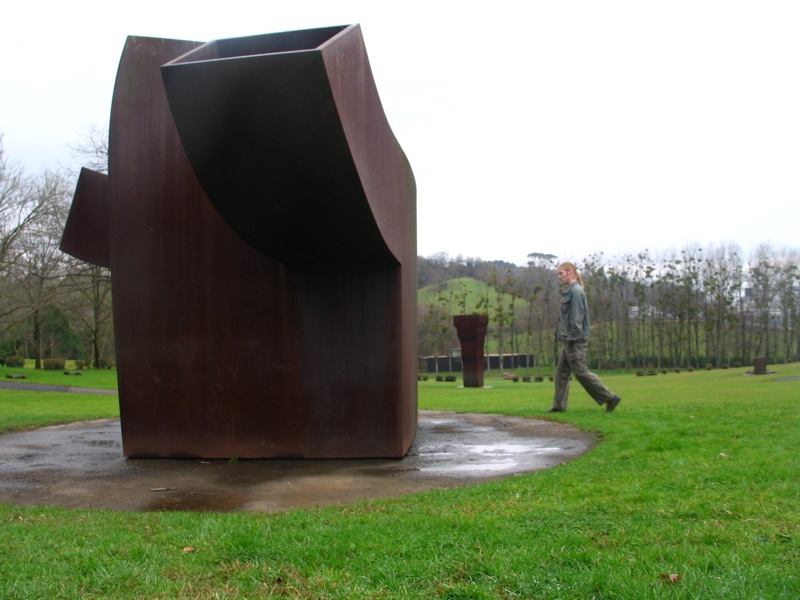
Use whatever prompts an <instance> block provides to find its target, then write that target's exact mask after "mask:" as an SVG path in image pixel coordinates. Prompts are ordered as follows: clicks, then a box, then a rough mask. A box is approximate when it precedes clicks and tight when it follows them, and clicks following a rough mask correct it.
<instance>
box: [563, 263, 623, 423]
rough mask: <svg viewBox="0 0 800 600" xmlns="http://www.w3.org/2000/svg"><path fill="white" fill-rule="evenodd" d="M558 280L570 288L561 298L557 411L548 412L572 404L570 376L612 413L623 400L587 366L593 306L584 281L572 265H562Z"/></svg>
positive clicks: (567, 288)
mask: <svg viewBox="0 0 800 600" xmlns="http://www.w3.org/2000/svg"><path fill="white" fill-rule="evenodd" d="M558 281H559V283H561V285H562V286H564V287H565V288H566V289H565V291H564V296H563V298H562V299H561V311H560V313H559V315H558V326H557V328H556V337H557V338H558V341H559V342H560V343H562V344H563V347H562V349H561V355H560V356H559V358H558V366H557V367H556V377H555V379H556V392H555V397H554V398H553V408H551V409H550V410H548V411H547V412H564V411H566V410H567V402H568V401H569V378H570V374H574V375H575V379H577V380H578V382H579V383H580V384H581V385H582V386H583V389H585V390H586V392H587V393H588V394H589V395H590V396H591V397H592V398H593V399H594V401H595V402H597V403H598V404H600V405H601V406H602V405H603V404H605V406H606V411H607V412H611V411H613V410H614V409H615V408H617V405H618V404H619V403H620V401H621V400H622V399H621V398H620V397H619V396H617V395H616V394H614V393H612V392H611V390H609V389H608V388H607V387H606V386H605V385H604V384H603V382H602V381H601V380H600V378H599V377H598V376H597V375H595V374H594V373H592V372H591V371H589V368H588V367H587V366H586V351H587V349H588V347H589V306H588V304H587V303H586V293H585V292H584V291H583V279H581V276H580V273H578V269H577V267H576V266H575V265H574V264H573V263H571V262H565V263H561V264H560V265H559V266H558Z"/></svg>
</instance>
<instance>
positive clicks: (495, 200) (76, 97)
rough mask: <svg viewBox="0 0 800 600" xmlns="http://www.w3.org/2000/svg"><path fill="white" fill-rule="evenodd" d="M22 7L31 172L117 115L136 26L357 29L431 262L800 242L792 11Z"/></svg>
mask: <svg viewBox="0 0 800 600" xmlns="http://www.w3.org/2000/svg"><path fill="white" fill-rule="evenodd" d="M12 1H13V4H14V6H13V7H9V6H5V7H4V8H3V15H2V19H1V20H0V56H2V57H3V58H2V61H1V62H0V65H1V67H0V68H1V69H2V71H0V130H2V131H3V132H4V133H5V137H4V146H5V150H6V152H7V154H8V155H9V156H10V157H11V158H13V159H16V160H17V161H19V162H21V163H22V164H23V165H24V166H25V167H26V169H27V171H28V172H29V173H37V172H40V171H42V170H43V169H45V168H56V167H58V166H59V165H68V164H70V161H71V157H70V152H69V150H68V149H67V147H66V146H67V145H68V144H74V143H76V142H78V141H79V140H80V139H81V135H82V133H83V132H85V130H86V129H87V128H88V127H90V126H92V125H97V126H100V127H106V126H107V124H108V118H109V111H110V103H111V94H112V91H113V85H114V80H115V77H116V70H117V64H118V61H119V56H120V53H121V51H122V47H123V45H124V43H125V38H126V36H127V35H141V36H151V37H164V38H177V39H188V40H197V41H209V40H213V39H220V38H228V37H238V36H244V35H255V34H262V33H271V32H276V31H287V30H293V29H306V28H313V27H323V26H330V25H343V24H350V23H360V24H361V27H362V31H363V34H364V38H365V41H366V45H367V51H368V53H369V56H370V63H371V65H372V69H373V72H374V74H375V79H376V81H377V84H378V91H379V92H380V95H381V99H382V101H383V105H384V109H385V110H386V114H387V116H388V119H389V122H390V124H391V126H392V129H393V130H394V132H395V135H396V137H397V139H398V140H399V142H400V144H401V145H402V147H403V149H404V150H405V152H406V154H407V155H408V157H409V160H410V161H411V165H412V167H413V169H414V174H415V177H416V180H417V187H418V197H417V217H418V253H419V254H420V255H423V256H429V255H431V254H434V253H437V252H446V253H447V254H449V255H451V256H455V255H458V254H461V255H464V256H470V257H479V258H483V259H485V260H492V259H502V260H507V261H510V262H514V263H517V264H524V262H525V259H526V256H527V254H528V253H530V252H546V253H552V254H556V255H558V256H559V258H561V259H564V260H569V259H573V260H579V259H581V258H583V257H586V256H588V255H589V254H592V253H596V252H603V253H604V254H605V255H606V256H615V255H620V254H623V253H628V252H633V253H635V252H639V251H641V250H644V249H650V250H651V251H653V252H658V251H659V250H680V249H682V248H683V247H685V246H687V245H690V244H699V245H701V246H703V247H708V246H710V245H719V244H727V243H731V242H733V243H736V244H739V245H740V246H741V247H742V248H743V250H744V251H745V252H749V251H751V250H753V249H754V248H755V247H756V246H757V245H758V244H761V243H770V244H772V245H773V246H774V247H778V248H780V247H790V248H797V247H799V246H800V242H798V229H799V228H800V33H798V32H800V2H796V1H790V0H785V1H773V0H754V1H737V0H724V1H723V0H719V1H716V0H715V1H706V0H670V1H666V0H663V1H660V2H655V1H650V0H628V1H621V0H576V1H570V0H551V1H547V2H545V1H530V0H529V1H524V0H495V1H494V2H488V3H480V4H478V3H472V2H465V1H463V0H458V1H455V0H426V1H419V0H404V1H399V2H397V1H390V2H382V1H379V0H363V1H362V0H339V1H332V0H319V1H303V0H291V1H286V0H283V1H280V2H278V1H275V0H260V1H237V0H229V1H227V2H219V1H215V2H208V1H206V0H195V1H193V2H187V1H184V0H161V1H159V2H154V1H152V0H136V1H132V2H109V1H108V0H75V1H73V2H63V3H53V2H51V1H49V0H45V1H42V0H27V1H25V2H23V1H21V0H12ZM7 4H8V3H7Z"/></svg>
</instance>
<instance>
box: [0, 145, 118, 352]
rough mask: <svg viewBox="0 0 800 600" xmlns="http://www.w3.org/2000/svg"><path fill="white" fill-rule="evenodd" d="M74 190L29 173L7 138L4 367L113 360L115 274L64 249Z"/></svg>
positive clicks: (0, 208)
mask: <svg viewBox="0 0 800 600" xmlns="http://www.w3.org/2000/svg"><path fill="white" fill-rule="evenodd" d="M101 151H102V150H101ZM100 160H101V161H102V158H101V159H100ZM106 164H107V163H106ZM74 189H75V174H72V173H66V172H53V171H45V172H44V173H41V174H37V175H29V174H27V173H25V171H24V169H23V168H22V166H20V164H19V163H17V162H15V161H14V160H13V159H12V158H11V157H9V156H8V155H7V154H6V152H5V149H4V146H3V137H2V134H1V133H0V360H5V359H6V358H8V357H19V356H21V357H24V358H32V359H34V361H35V365H36V367H37V368H42V365H43V361H44V360H46V359H51V358H70V359H81V360H86V361H87V362H91V363H92V364H93V365H95V366H98V367H102V366H105V365H107V364H108V362H109V360H110V359H111V358H112V357H113V332H112V330H111V295H110V289H111V280H110V274H109V273H108V271H107V270H106V269H102V268H99V267H94V266H90V265H87V264H85V263H82V262H80V261H77V260H75V259H72V258H71V257H69V256H67V255H66V254H64V253H63V252H61V251H60V250H59V243H60V241H61V234H62V232H63V229H64V223H65V222H66V217H67V214H68V211H69V204H70V201H71V199H72V193H73V190H74Z"/></svg>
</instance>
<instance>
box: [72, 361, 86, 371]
mask: <svg viewBox="0 0 800 600" xmlns="http://www.w3.org/2000/svg"><path fill="white" fill-rule="evenodd" d="M86 362H87V361H85V360H76V361H75V368H76V369H78V370H79V371H82V370H83V369H85V368H86V367H87V366H88V365H87V364H86Z"/></svg>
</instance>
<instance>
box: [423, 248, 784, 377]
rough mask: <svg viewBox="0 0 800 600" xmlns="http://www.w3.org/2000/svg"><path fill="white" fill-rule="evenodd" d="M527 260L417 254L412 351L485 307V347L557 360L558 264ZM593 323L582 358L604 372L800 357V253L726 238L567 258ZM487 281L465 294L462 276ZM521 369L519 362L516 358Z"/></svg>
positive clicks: (437, 346)
mask: <svg viewBox="0 0 800 600" xmlns="http://www.w3.org/2000/svg"><path fill="white" fill-rule="evenodd" d="M528 258H529V262H528V264H527V265H525V266H522V267H520V266H517V265H510V264H508V263H498V262H496V261H495V262H485V261H481V260H479V259H473V258H470V259H464V258H463V257H460V256H458V257H448V256H447V255H445V254H439V255H435V256H432V257H428V258H423V257H420V261H419V263H420V268H419V283H420V284H421V285H422V286H423V287H425V286H432V287H431V288H429V289H432V290H434V291H433V293H432V294H427V296H426V297H427V298H428V301H426V302H422V301H421V302H420V306H419V314H418V323H419V330H420V337H419V340H420V346H419V351H420V355H421V356H440V355H445V354H446V353H447V352H448V351H449V350H450V349H451V348H457V347H458V339H457V337H456V335H455V328H454V327H453V326H452V316H453V315H455V314H461V313H465V312H484V313H487V314H488V315H489V332H488V335H487V353H488V352H492V353H495V352H496V353H499V354H528V353H530V354H533V356H534V360H535V366H537V367H539V368H541V367H548V368H552V367H554V363H555V358H556V356H557V352H558V347H557V343H556V341H555V337H554V332H555V327H556V320H557V318H558V303H559V301H560V295H561V291H560V290H559V285H558V280H557V277H556V267H557V264H558V260H557V258H556V257H555V256H553V255H549V254H541V253H532V254H530V255H529V257H528ZM576 264H577V265H578V268H579V271H580V272H581V275H582V277H583V280H584V284H585V288H586V293H587V297H588V299H589V306H590V316H591V320H592V339H591V343H590V363H591V364H592V366H593V368H597V369H605V368H613V369H647V368H650V369H666V368H704V367H717V368H722V367H727V366H745V365H752V364H753V362H754V359H755V357H758V356H764V357H766V358H767V361H768V362H770V363H778V362H792V361H796V360H800V303H799V302H798V299H799V298H798V297H799V296H800V252H798V250H797V249H789V248H780V249H776V248H773V247H772V246H771V245H769V244H763V245H761V246H759V247H758V248H757V249H756V250H755V251H754V252H753V253H752V254H751V255H749V256H747V257H745V256H744V255H743V253H742V251H741V249H740V248H739V247H738V246H737V245H735V244H728V245H719V246H711V247H708V248H702V247H700V246H692V247H686V248H683V249H681V250H672V251H667V252H662V253H660V254H658V255H655V254H653V253H651V252H649V251H648V250H644V251H642V252H638V253H635V254H624V255H621V256H614V257H606V256H604V255H603V254H594V255H590V256H588V257H586V258H584V259H582V260H579V261H577V262H576ZM465 277H467V278H474V279H477V280H480V281H481V282H483V283H484V284H485V288H484V291H483V292H481V294H482V297H481V298H478V299H472V300H471V301H470V302H468V301H466V298H465V297H464V294H465V290H466V287H467V286H466V285H465V283H464V281H465V280H464V278H465ZM519 366H520V367H525V366H527V365H519Z"/></svg>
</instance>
